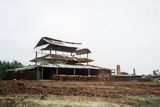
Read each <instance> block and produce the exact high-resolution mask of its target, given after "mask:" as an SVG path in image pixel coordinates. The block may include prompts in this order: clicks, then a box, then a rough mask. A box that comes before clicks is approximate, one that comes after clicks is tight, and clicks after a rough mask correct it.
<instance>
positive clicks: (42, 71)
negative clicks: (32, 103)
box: [42, 67, 43, 79]
mask: <svg viewBox="0 0 160 107" xmlns="http://www.w3.org/2000/svg"><path fill="white" fill-rule="evenodd" d="M42 79H43V67H42Z"/></svg>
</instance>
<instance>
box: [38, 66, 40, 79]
mask: <svg viewBox="0 0 160 107" xmlns="http://www.w3.org/2000/svg"><path fill="white" fill-rule="evenodd" d="M39 79H40V72H39V67H38V66H37V80H39Z"/></svg>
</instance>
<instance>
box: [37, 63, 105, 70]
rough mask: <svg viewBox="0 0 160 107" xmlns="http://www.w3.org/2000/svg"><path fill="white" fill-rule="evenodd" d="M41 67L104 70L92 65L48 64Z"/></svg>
mask: <svg viewBox="0 0 160 107" xmlns="http://www.w3.org/2000/svg"><path fill="white" fill-rule="evenodd" d="M39 66H40V67H50V68H75V69H102V68H100V67H96V66H90V65H80V64H75V65H70V64H48V65H39Z"/></svg>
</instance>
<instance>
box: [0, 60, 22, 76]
mask: <svg viewBox="0 0 160 107" xmlns="http://www.w3.org/2000/svg"><path fill="white" fill-rule="evenodd" d="M23 66H24V65H23V64H22V63H21V62H18V61H16V60H14V61H12V62H9V61H1V60H0V79H3V78H5V75H6V72H7V70H8V69H14V68H21V67H23Z"/></svg>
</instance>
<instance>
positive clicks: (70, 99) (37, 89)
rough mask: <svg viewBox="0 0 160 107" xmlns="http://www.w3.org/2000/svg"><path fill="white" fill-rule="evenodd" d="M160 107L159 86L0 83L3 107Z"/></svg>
mask: <svg viewBox="0 0 160 107" xmlns="http://www.w3.org/2000/svg"><path fill="white" fill-rule="evenodd" d="M137 106H138V107H160V83H158V82H136V81H133V82H109V81H101V82H100V81H99V82H97V81H52V80H39V81H37V80H34V81H28V80H19V81H18V80H9V81H0V107H137Z"/></svg>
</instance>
